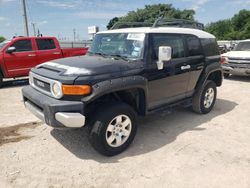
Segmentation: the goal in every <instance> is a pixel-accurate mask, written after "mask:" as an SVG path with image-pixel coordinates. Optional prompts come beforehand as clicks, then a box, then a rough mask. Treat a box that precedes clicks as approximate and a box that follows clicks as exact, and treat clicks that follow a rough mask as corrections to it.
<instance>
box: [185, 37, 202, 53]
mask: <svg viewBox="0 0 250 188" xmlns="http://www.w3.org/2000/svg"><path fill="white" fill-rule="evenodd" d="M187 45H188V52H189V56H196V55H201V54H202V50H201V45H200V41H199V39H198V38H197V37H195V36H188V37H187Z"/></svg>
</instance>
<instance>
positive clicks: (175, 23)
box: [152, 17, 204, 30]
mask: <svg viewBox="0 0 250 188" xmlns="http://www.w3.org/2000/svg"><path fill="white" fill-rule="evenodd" d="M164 26H166V27H183V28H194V29H200V30H204V25H203V24H202V23H199V22H195V21H192V20H186V19H173V18H164V17H160V18H158V19H157V20H156V21H155V23H154V24H153V26H152V27H164Z"/></svg>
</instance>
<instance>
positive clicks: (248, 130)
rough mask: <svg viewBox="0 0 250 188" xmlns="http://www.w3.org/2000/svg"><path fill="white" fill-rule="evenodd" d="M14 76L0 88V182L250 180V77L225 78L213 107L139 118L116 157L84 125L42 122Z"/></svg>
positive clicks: (198, 183) (227, 183)
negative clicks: (58, 126) (99, 148)
mask: <svg viewBox="0 0 250 188" xmlns="http://www.w3.org/2000/svg"><path fill="white" fill-rule="evenodd" d="M11 84H12V83H8V84H7V87H5V88H3V89H1V90H0V120H1V121H0V169H1V170H0V187H102V188H103V187H185V188H188V187H190V188H194V187H199V188H200V187H209V188H210V187H216V188H217V187H221V188H225V187H239V188H250V115H249V111H250V78H238V77H233V78H230V79H228V80H225V81H224V85H223V87H221V88H219V90H218V100H217V103H216V106H215V108H214V110H213V111H212V112H211V113H210V114H208V115H197V114H194V113H193V112H191V111H189V110H188V109H182V108H180V109H176V110H174V111H173V112H172V113H168V112H163V113H161V114H155V115H152V116H150V117H147V118H145V119H144V120H140V126H139V130H138V134H137V136H136V139H135V141H134V143H133V144H132V146H131V147H130V148H129V149H128V150H127V151H126V152H124V153H122V154H120V155H118V156H116V157H112V158H107V157H104V156H101V155H99V154H98V153H96V152H95V151H94V150H93V149H92V147H91V146H90V145H89V143H88V141H87V136H86V131H85V130H84V129H83V130H70V131H59V130H53V129H52V128H50V127H48V126H46V125H44V124H42V123H41V122H39V121H38V119H36V118H35V117H34V116H33V115H32V114H31V113H29V112H28V111H27V110H26V109H25V108H24V107H23V104H22V101H21V87H22V85H23V83H22V82H21V83H18V84H14V86H11ZM24 84H25V82H24Z"/></svg>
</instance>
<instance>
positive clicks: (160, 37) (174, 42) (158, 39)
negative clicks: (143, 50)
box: [151, 33, 185, 60]
mask: <svg viewBox="0 0 250 188" xmlns="http://www.w3.org/2000/svg"><path fill="white" fill-rule="evenodd" d="M151 44H153V48H152V56H153V59H154V60H157V59H158V53H159V47H160V46H170V47H171V48H172V58H182V57H184V56H185V53H184V43H183V38H182V36H177V35H169V34H163V33H159V34H152V35H151Z"/></svg>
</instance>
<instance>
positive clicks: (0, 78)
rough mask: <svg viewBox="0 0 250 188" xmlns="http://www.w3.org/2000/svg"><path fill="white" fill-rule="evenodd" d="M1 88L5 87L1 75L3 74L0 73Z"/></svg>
mask: <svg viewBox="0 0 250 188" xmlns="http://www.w3.org/2000/svg"><path fill="white" fill-rule="evenodd" d="M1 87H3V77H2V75H1V73H0V88H1Z"/></svg>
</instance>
